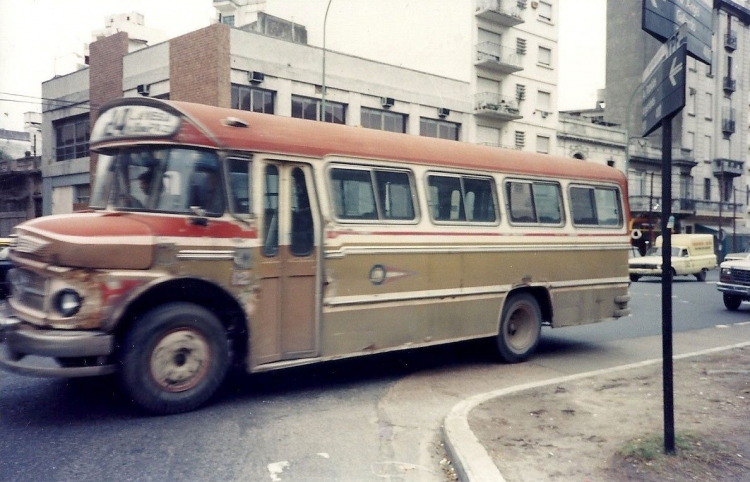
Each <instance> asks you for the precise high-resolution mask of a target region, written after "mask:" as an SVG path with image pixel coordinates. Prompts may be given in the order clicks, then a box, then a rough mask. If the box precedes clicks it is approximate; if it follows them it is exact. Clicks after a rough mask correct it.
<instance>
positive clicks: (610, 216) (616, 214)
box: [594, 187, 621, 226]
mask: <svg viewBox="0 0 750 482" xmlns="http://www.w3.org/2000/svg"><path fill="white" fill-rule="evenodd" d="M618 198H619V196H618V195H617V191H616V190H614V189H608V188H598V187H597V188H595V189H594V199H595V201H596V217H597V219H598V220H599V224H600V225H602V226H619V225H620V223H621V219H620V209H619V205H620V202H619V199H618Z"/></svg>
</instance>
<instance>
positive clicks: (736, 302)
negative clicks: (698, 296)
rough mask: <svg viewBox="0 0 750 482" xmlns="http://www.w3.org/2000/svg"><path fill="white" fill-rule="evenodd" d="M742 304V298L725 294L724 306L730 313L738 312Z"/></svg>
mask: <svg viewBox="0 0 750 482" xmlns="http://www.w3.org/2000/svg"><path fill="white" fill-rule="evenodd" d="M741 304H742V298H740V297H739V296H735V295H730V294H728V293H724V306H726V307H727V309H728V310H729V311H737V310H738V309H739V308H740V305H741Z"/></svg>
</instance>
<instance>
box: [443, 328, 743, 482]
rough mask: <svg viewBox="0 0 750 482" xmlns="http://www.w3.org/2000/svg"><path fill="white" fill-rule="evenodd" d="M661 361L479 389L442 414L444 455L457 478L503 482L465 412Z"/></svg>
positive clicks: (719, 349) (714, 350) (686, 355)
mask: <svg viewBox="0 0 750 482" xmlns="http://www.w3.org/2000/svg"><path fill="white" fill-rule="evenodd" d="M746 346H750V341H748V342H742V343H736V344H734V345H727V346H721V347H716V348H709V349H706V350H700V351H695V352H690V353H684V354H682V355H675V356H674V357H673V360H681V359H684V358H691V357H696V356H701V355H709V354H712V353H718V352H722V351H727V350H732V349H735V348H743V347H746ZM661 362H662V359H661V358H654V359H651V360H644V361H641V362H637V363H630V364H628V365H621V366H617V367H611V368H603V369H601V370H594V371H590V372H585V373H578V374H575V375H568V376H564V377H558V378H552V379H547V380H542V381H538V382H532V383H524V384H522V385H515V386H512V387H508V388H502V389H499V390H493V391H491V392H486V393H480V394H477V395H474V396H473V397H469V398H467V399H465V400H463V401H462V402H460V403H458V404H456V405H455V406H454V407H453V408H452V409H451V411H450V412H449V413H448V415H447V416H446V417H445V421H444V423H443V441H444V444H445V448H446V450H447V451H448V457H449V458H450V460H451V462H452V463H453V468H454V469H455V471H456V474H457V475H458V479H459V480H461V481H463V482H505V479H504V478H503V475H502V474H501V473H500V470H499V469H498V468H497V466H496V465H495V463H494V462H493V461H492V457H490V455H489V454H488V453H487V450H486V449H485V448H484V446H483V445H482V444H481V443H480V442H479V439H477V437H476V435H474V432H472V430H471V428H470V427H469V421H468V416H469V412H471V411H472V410H473V409H474V408H475V407H477V406H478V405H481V404H483V403H485V402H487V401H489V400H492V399H493V398H499V397H502V396H505V395H510V394H513V393H518V392H522V391H524V390H531V389H533V388H540V387H544V386H547V385H553V384H557V383H566V382H570V381H574V380H580V379H581V378H588V377H595V376H598V375H606V374H609V373H615V372H619V371H625V370H630V369H633V368H642V367H647V366H650V365H654V364H657V363H661Z"/></svg>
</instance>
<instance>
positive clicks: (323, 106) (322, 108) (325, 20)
mask: <svg viewBox="0 0 750 482" xmlns="http://www.w3.org/2000/svg"><path fill="white" fill-rule="evenodd" d="M332 1H333V0H328V6H326V14H325V16H324V17H323V81H322V82H321V86H320V87H321V90H322V94H321V96H320V120H321V121H323V122H325V121H326V24H327V23H328V9H329V8H331V2H332Z"/></svg>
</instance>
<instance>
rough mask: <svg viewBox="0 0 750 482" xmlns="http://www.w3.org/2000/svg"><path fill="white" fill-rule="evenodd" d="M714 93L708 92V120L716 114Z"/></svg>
mask: <svg viewBox="0 0 750 482" xmlns="http://www.w3.org/2000/svg"><path fill="white" fill-rule="evenodd" d="M713 112H714V94H713V93H711V92H706V120H711V119H713V117H714V115H713Z"/></svg>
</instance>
